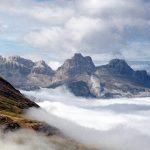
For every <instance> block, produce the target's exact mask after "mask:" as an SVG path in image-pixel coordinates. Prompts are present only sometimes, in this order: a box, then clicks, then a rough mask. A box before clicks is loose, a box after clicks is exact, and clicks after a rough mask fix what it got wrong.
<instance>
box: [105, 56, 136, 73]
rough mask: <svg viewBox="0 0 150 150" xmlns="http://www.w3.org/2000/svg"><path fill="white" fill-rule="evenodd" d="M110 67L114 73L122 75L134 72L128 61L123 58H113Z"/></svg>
mask: <svg viewBox="0 0 150 150" xmlns="http://www.w3.org/2000/svg"><path fill="white" fill-rule="evenodd" d="M108 68H109V69H112V70H113V71H114V73H117V74H122V75H132V74H133V72H134V70H133V69H132V68H131V67H130V66H129V65H128V64H127V62H126V61H125V60H122V59H112V60H111V61H110V62H109V64H108Z"/></svg>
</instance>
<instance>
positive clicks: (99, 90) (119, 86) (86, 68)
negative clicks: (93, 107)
mask: <svg viewBox="0 0 150 150" xmlns="http://www.w3.org/2000/svg"><path fill="white" fill-rule="evenodd" d="M0 75H1V76H2V77H4V78H5V79H7V80H8V81H9V82H10V83H12V84H13V85H14V86H15V87H17V88H21V89H25V90H32V89H37V88H39V87H53V88H54V87H58V86H60V85H65V86H67V87H68V88H69V89H70V91H72V92H73V93H74V94H75V95H77V96H85V97H89V96H93V97H125V96H133V95H134V96H135V95H138V96H139V95H140V94H141V92H142V93H143V92H144V95H145V96H147V93H148V94H149V95H150V76H149V75H148V74H147V72H146V71H144V70H141V71H140V70H139V71H134V70H133V69H132V68H131V67H130V66H129V65H128V63H127V62H126V61H125V60H122V59H113V60H111V61H110V62H109V63H108V64H106V65H102V66H99V67H96V66H95V65H94V63H93V61H92V58H91V57H90V56H83V55H82V54H80V53H75V54H74V56H73V57H71V58H70V59H67V60H66V61H65V62H64V64H63V65H62V66H61V67H59V68H58V69H57V70H56V71H55V72H54V71H53V70H52V69H51V68H50V67H49V66H48V65H47V64H46V62H44V61H38V62H33V61H31V60H28V59H24V58H21V57H20V56H13V57H9V58H8V59H7V58H3V57H2V56H1V57H0Z"/></svg>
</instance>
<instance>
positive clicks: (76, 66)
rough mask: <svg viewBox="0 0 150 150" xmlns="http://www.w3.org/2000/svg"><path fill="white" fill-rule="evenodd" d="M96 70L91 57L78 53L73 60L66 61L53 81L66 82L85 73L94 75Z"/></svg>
mask: <svg viewBox="0 0 150 150" xmlns="http://www.w3.org/2000/svg"><path fill="white" fill-rule="evenodd" d="M95 70H96V67H95V65H94V63H93V61H92V59H91V57H89V56H87V57H83V56H82V55H81V54H78V53H76V54H75V55H74V56H73V57H72V58H71V59H68V60H66V61H65V62H64V64H63V65H62V66H61V67H60V68H58V70H57V71H56V74H55V76H54V78H53V80H54V81H57V80H66V79H70V78H74V77H75V76H78V75H81V74H84V73H87V74H92V73H94V72H95Z"/></svg>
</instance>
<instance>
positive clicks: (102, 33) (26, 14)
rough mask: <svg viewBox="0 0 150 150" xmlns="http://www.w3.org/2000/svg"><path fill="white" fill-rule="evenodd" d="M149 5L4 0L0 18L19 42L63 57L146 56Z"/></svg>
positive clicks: (111, 0) (141, 1) (139, 1)
mask: <svg viewBox="0 0 150 150" xmlns="http://www.w3.org/2000/svg"><path fill="white" fill-rule="evenodd" d="M149 7H150V2H149V1H148V0H134V1H131V0H75V1H74V0H63V1H57V0H56V1H37V0H26V1H20V0H14V1H13V2H12V1H11V0H1V2H0V12H1V13H2V15H1V16H0V19H1V18H2V19H1V20H2V21H3V20H4V24H6V26H8V27H9V28H8V31H9V32H8V36H9V35H10V34H11V33H12V32H13V33H14V32H15V33H17V34H19V35H20V36H19V37H18V36H17V37H18V38H17V40H19V42H25V43H27V44H29V45H30V46H31V47H34V48H37V49H39V48H40V49H41V50H46V51H47V53H50V54H51V57H53V59H54V58H56V57H57V59H59V61H62V60H64V59H66V58H68V57H70V56H71V55H72V54H73V53H74V52H82V53H84V54H86V55H91V56H93V55H97V54H99V59H100V58H103V56H101V55H100V54H108V55H112V57H113V54H114V53H116V52H120V53H122V54H123V55H124V56H125V58H128V59H147V58H149V56H150V55H149V53H148V51H149V49H150V45H149V39H150V9H149ZM12 17H13V18H14V20H19V21H15V22H12V21H11V18H12ZM6 18H8V19H9V18H10V19H9V20H6ZM5 21H6V22H5ZM10 22H11V23H10ZM5 32H7V30H6V31H5ZM37 51H39V50H37ZM129 52H130V53H129ZM41 53H42V52H41ZM58 54H59V55H58ZM147 54H148V55H147ZM55 60H56V59H55Z"/></svg>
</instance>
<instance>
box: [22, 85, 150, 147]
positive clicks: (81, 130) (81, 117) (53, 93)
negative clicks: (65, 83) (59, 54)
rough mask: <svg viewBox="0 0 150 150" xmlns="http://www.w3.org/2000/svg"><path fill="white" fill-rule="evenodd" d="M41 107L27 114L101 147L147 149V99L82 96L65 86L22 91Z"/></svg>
mask: <svg viewBox="0 0 150 150" xmlns="http://www.w3.org/2000/svg"><path fill="white" fill-rule="evenodd" d="M21 92H22V93H23V94H25V95H26V96H28V97H29V98H30V99H31V100H33V101H35V102H37V103H38V104H39V105H40V106H41V107H42V108H43V109H30V110H29V111H27V112H26V116H28V117H30V118H32V119H37V120H39V121H45V122H46V123H48V124H50V125H52V126H55V127H57V128H58V129H60V130H61V131H62V132H64V134H65V135H66V136H69V137H71V138H72V139H75V140H76V141H78V142H80V143H83V144H85V145H87V146H91V147H95V148H97V149H100V150H141V149H142V150H149V147H150V143H149V141H150V126H149V123H150V118H149V116H150V102H149V100H150V98H148V97H146V98H122V99H85V98H80V97H76V96H74V95H73V94H71V93H70V92H69V91H68V90H67V89H66V88H65V87H59V88H56V89H40V90H38V91H21Z"/></svg>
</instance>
